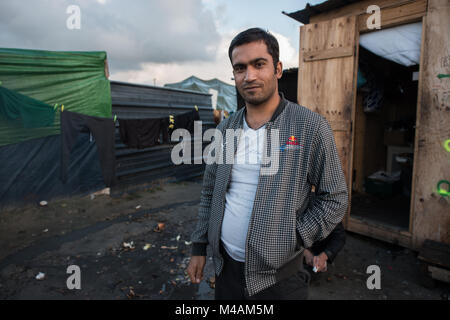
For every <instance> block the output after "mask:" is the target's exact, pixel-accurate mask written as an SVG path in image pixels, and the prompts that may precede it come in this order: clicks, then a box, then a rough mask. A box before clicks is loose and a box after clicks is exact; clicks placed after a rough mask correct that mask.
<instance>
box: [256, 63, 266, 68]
mask: <svg viewBox="0 0 450 320" xmlns="http://www.w3.org/2000/svg"><path fill="white" fill-rule="evenodd" d="M263 66H264V62H257V63H256V67H257V68H262V67H263Z"/></svg>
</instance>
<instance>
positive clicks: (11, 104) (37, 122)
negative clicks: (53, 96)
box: [0, 86, 55, 128]
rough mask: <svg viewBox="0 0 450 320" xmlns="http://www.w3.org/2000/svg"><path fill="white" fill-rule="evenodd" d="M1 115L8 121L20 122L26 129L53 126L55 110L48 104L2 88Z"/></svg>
mask: <svg viewBox="0 0 450 320" xmlns="http://www.w3.org/2000/svg"><path fill="white" fill-rule="evenodd" d="M0 114H1V115H2V116H3V117H4V118H6V119H7V120H10V121H14V120H18V121H21V122H22V123H23V127H24V128H39V127H48V126H50V125H53V122H54V121H55V110H54V108H52V107H51V106H49V105H48V104H46V103H44V102H42V101H39V100H36V99H33V98H30V97H27V96H24V95H23V94H20V93H18V92H15V91H12V90H9V89H6V88H5V87H2V86H0Z"/></svg>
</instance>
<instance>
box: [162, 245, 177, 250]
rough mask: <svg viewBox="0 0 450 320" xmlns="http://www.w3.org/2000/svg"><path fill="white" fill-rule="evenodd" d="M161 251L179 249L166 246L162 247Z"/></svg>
mask: <svg viewBox="0 0 450 320" xmlns="http://www.w3.org/2000/svg"><path fill="white" fill-rule="evenodd" d="M161 249H169V250H176V249H178V247H166V246H161Z"/></svg>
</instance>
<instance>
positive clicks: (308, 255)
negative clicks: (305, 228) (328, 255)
mask: <svg viewBox="0 0 450 320" xmlns="http://www.w3.org/2000/svg"><path fill="white" fill-rule="evenodd" d="M303 255H304V256H305V262H306V264H307V265H310V266H311V267H312V266H313V258H314V255H313V254H312V253H311V251H309V250H308V249H305V251H304V253H303Z"/></svg>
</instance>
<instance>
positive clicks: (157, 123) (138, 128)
mask: <svg viewBox="0 0 450 320" xmlns="http://www.w3.org/2000/svg"><path fill="white" fill-rule="evenodd" d="M164 129H165V130H164ZM119 131H120V139H121V140H122V142H123V143H124V144H126V145H127V146H128V147H130V148H135V149H142V148H149V147H152V146H154V145H156V144H160V143H161V142H162V140H165V139H167V128H166V125H165V121H164V119H162V118H157V119H155V118H147V119H119ZM164 131H165V132H164ZM161 133H162V135H163V138H162V139H161Z"/></svg>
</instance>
